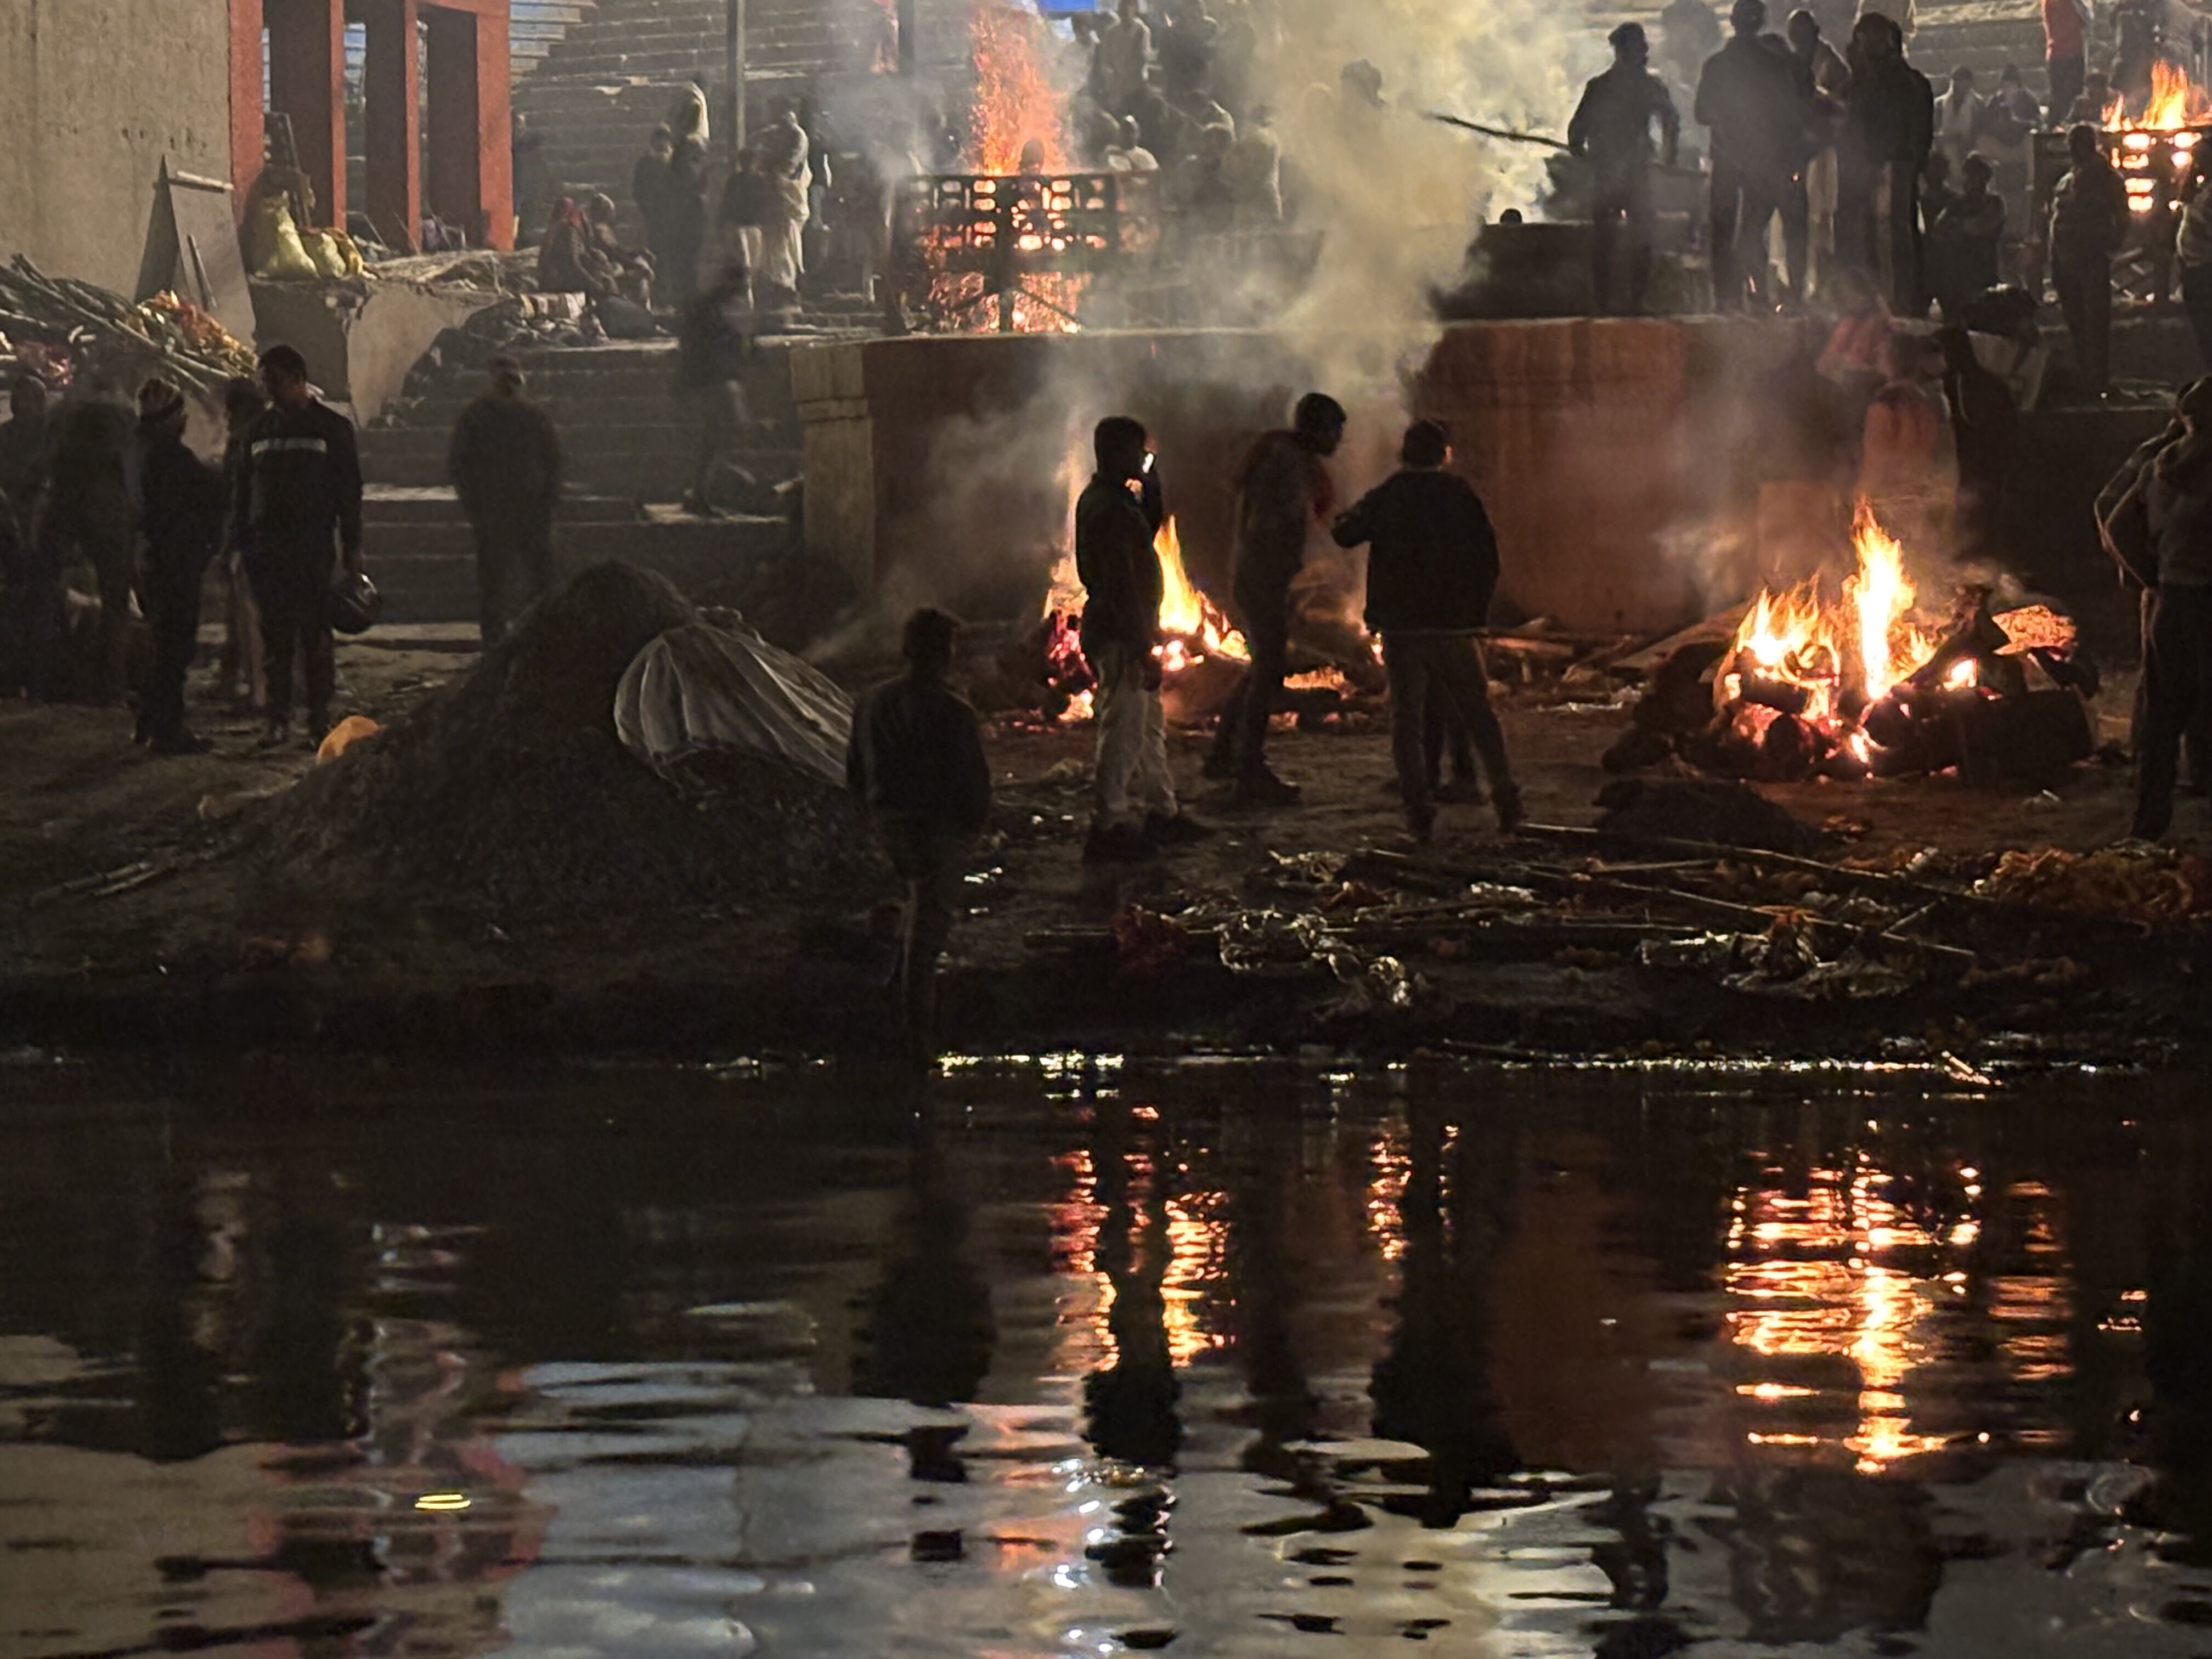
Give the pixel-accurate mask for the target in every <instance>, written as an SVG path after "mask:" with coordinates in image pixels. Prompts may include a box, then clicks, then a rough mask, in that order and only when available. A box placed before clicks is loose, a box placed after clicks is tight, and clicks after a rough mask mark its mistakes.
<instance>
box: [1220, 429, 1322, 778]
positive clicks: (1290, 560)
mask: <svg viewBox="0 0 2212 1659" xmlns="http://www.w3.org/2000/svg"><path fill="white" fill-rule="evenodd" d="M1345 424H1346V418H1345V413H1344V406H1343V405H1342V404H1340V403H1338V402H1337V401H1336V399H1335V398H1331V397H1329V396H1328V395H1327V394H1326V393H1324V392H1308V393H1307V394H1306V395H1305V396H1304V397H1303V398H1299V399H1298V406H1297V412H1296V413H1295V414H1294V415H1293V416H1292V417H1291V429H1290V430H1289V431H1287V432H1270V433H1267V434H1266V435H1264V436H1262V437H1261V439H1260V441H1258V442H1257V443H1255V445H1253V446H1252V451H1251V453H1249V455H1247V456H1246V457H1245V458H1244V465H1243V468H1242V469H1241V470H1240V471H1238V472H1237V574H1236V583H1235V586H1234V587H1233V588H1232V590H1231V596H1230V597H1231V600H1232V602H1233V605H1234V608H1235V611H1236V613H1237V626H1238V627H1239V628H1240V629H1243V634H1244V642H1245V644H1246V645H1248V646H1249V647H1251V652H1252V666H1251V669H1250V671H1249V672H1248V673H1247V674H1246V675H1245V677H1244V684H1243V688H1242V689H1241V690H1239V691H1238V692H1237V696H1235V697H1233V698H1232V699H1231V701H1230V703H1229V706H1228V707H1227V708H1224V709H1223V710H1222V711H1221V729H1220V731H1219V732H1218V733H1217V734H1216V735H1215V738H1214V740H1213V749H1212V753H1211V754H1209V755H1208V756H1207V757H1206V776H1207V777H1209V778H1217V779H1230V778H1233V779H1234V780H1236V783H1237V801H1238V803H1239V804H1240V805H1246V806H1287V805H1291V804H1292V803H1294V802H1295V801H1297V799H1298V787H1297V785H1296V784H1294V783H1286V782H1285V781H1283V780H1282V779H1280V778H1279V777H1277V776H1276V775H1275V774H1274V773H1273V770H1271V769H1269V767H1268V765H1267V721H1268V719H1269V718H1270V717H1271V716H1272V715H1273V714H1274V712H1275V704H1276V703H1277V702H1279V701H1280V700H1281V697H1282V695H1283V678H1284V676H1285V673H1286V672H1287V671H1288V670H1289V664H1290V651H1291V584H1292V583H1293V582H1294V581H1296V580H1297V574H1298V571H1299V570H1300V568H1302V567H1303V566H1304V563H1305V557H1306V536H1307V533H1308V532H1310V529H1311V528H1312V526H1313V525H1314V524H1315V523H1316V520H1318V521H1321V522H1324V523H1325V522H1327V520H1328V515H1329V513H1330V510H1331V509H1332V508H1334V506H1335V505H1336V486H1335V484H1334V482H1332V481H1331V479H1330V477H1329V476H1328V468H1327V467H1325V466H1323V465H1322V461H1323V460H1324V459H1327V458H1328V457H1329V456H1331V455H1334V454H1335V453H1336V452H1337V449H1338V447H1340V445H1341V444H1342V443H1343V442H1344V428H1345Z"/></svg>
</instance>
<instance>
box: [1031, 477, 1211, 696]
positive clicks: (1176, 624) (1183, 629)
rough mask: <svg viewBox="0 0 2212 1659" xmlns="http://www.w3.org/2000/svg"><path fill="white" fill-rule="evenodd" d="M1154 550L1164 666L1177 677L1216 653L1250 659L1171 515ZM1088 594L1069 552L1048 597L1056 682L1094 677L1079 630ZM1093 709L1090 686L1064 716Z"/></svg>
mask: <svg viewBox="0 0 2212 1659" xmlns="http://www.w3.org/2000/svg"><path fill="white" fill-rule="evenodd" d="M1152 550H1153V552H1154V553H1155V554H1157V555H1158V558H1159V562H1160V583H1161V588H1162V592H1161V598H1160V634H1161V638H1162V643H1161V645H1160V647H1159V650H1158V656H1159V659H1160V668H1161V671H1162V672H1164V674H1166V675H1168V676H1169V677H1170V678H1173V677H1174V676H1176V675H1177V674H1182V673H1187V672H1188V671H1190V670H1191V669H1194V668H1195V667H1197V666H1198V665H1200V663H1203V662H1205V661H1206V660H1207V659H1209V658H1214V657H1219V658H1222V659H1226V660H1229V661H1232V662H1249V661H1250V660H1251V652H1250V651H1249V649H1248V648H1247V647H1246V646H1245V643H1244V636H1243V635H1242V634H1240V633H1238V632H1237V630H1236V629H1235V628H1234V627H1232V626H1231V624H1230V621H1229V619H1228V617H1225V616H1224V615H1222V613H1221V608H1220V607H1219V606H1218V605H1215V604H1214V603H1213V601H1212V599H1207V598H1206V595H1205V594H1204V593H1202V592H1200V591H1199V588H1198V585H1197V584H1196V583H1194V581H1192V580H1191V579H1190V572H1189V570H1188V568H1187V567H1186V566H1185V565H1184V563H1183V558H1182V537H1181V536H1179V535H1178V534H1177V533H1176V521H1175V520H1174V519H1172V518H1170V519H1169V520H1167V521H1166V522H1165V523H1164V524H1163V525H1162V526H1160V531H1159V534H1158V535H1157V536H1155V537H1154V538H1152ZM1088 599H1089V596H1088V595H1087V594H1085V592H1084V591H1083V579H1082V577H1081V576H1079V574H1077V573H1076V568H1075V555H1074V554H1073V553H1063V554H1062V555H1060V562H1058V563H1057V564H1055V565H1054V567H1053V572H1052V586H1051V588H1050V590H1049V591H1048V592H1047V593H1046V595H1045V601H1044V618H1045V626H1046V629H1047V639H1046V645H1045V654H1046V656H1047V658H1048V659H1049V662H1050V666H1051V670H1052V675H1053V678H1054V681H1055V683H1061V684H1067V683H1074V682H1078V681H1087V680H1088V679H1089V678H1090V675H1089V672H1088V670H1087V669H1086V668H1085V666H1084V665H1083V662H1082V651H1083V648H1082V643H1081V639H1080V635H1079V627H1080V624H1081V623H1082V619H1083V607H1084V605H1085V604H1086V603H1087V602H1088ZM1090 716H1091V693H1090V691H1088V690H1084V691H1080V692H1078V693H1076V694H1075V695H1074V696H1072V697H1071V698H1070V699H1069V702H1068V705H1067V712H1066V714H1063V715H1062V716H1061V718H1062V719H1063V720H1087V719H1089V718H1090Z"/></svg>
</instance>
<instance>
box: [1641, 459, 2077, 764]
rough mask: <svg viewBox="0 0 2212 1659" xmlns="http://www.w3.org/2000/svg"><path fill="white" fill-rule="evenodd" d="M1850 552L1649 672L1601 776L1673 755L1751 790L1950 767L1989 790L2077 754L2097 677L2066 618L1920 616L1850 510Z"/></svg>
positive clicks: (1908, 589) (1870, 523)
mask: <svg viewBox="0 0 2212 1659" xmlns="http://www.w3.org/2000/svg"><path fill="white" fill-rule="evenodd" d="M1852 541H1853V544H1854V548H1855V550H1856V554H1857V567H1856V568H1855V569H1854V570H1853V571H1852V572H1851V574H1849V575H1848V576H1845V577H1844V578H1843V580H1841V581H1840V582H1838V581H1836V580H1833V579H1832V577H1829V576H1826V575H1820V576H1814V577H1813V578H1811V579H1810V580H1807V581H1806V582H1804V583H1802V585H1800V586H1796V587H1794V588H1791V589H1789V590H1787V591H1786V592H1773V591H1771V590H1770V591H1766V592H1761V593H1760V594H1759V597H1758V598H1757V599H1755V600H1753V603H1752V605H1750V607H1749V609H1748V610H1747V611H1745V613H1744V615H1743V618H1742V621H1741V623H1739V624H1738V625H1737V626H1736V628H1735V631H1734V633H1733V635H1731V636H1729V638H1727V639H1726V640H1725V641H1717V642H1714V641H1708V642H1705V643H1703V644H1692V645H1687V646H1685V647H1682V648H1681V649H1680V650H1679V651H1677V652H1676V653H1674V655H1673V656H1672V657H1671V658H1670V659H1668V661H1667V662H1666V663H1664V664H1663V665H1661V667H1660V668H1659V670H1658V671H1657V673H1656V676H1655V677H1654V679H1653V682H1652V684H1651V687H1650V690H1649V691H1648V692H1647V693H1646V695H1645V696H1644V700H1643V702H1641V703H1640V704H1639V705H1638V708H1637V711H1636V726H1635V729H1634V730H1633V731H1632V732H1631V733H1630V734H1629V736H1627V737H1626V738H1623V739H1622V741H1621V743H1620V744H1618V745H1616V747H1615V750H1614V751H1613V754H1612V755H1610V756H1608V757H1607V764H1608V766H1609V767H1611V768H1612V769H1615V770H1627V769H1632V768H1634V767H1636V766H1639V765H1646V764H1650V763H1654V762H1656V761H1658V760H1660V759H1662V758H1664V757H1667V756H1668V754H1680V756H1681V757H1682V758H1683V759H1685V760H1686V761H1688V762H1689V763H1691V764H1692V765H1694V766H1696V767H1698V768H1699V769H1701V770H1704V771H1707V772H1711V773H1715V774H1718V775H1723V776H1729V777H1742V778H1751V779H1754V780H1757V781H1763V782H1774V783H1786V782H1795V781H1801V780H1803V779H1808V778H1812V777H1816V776H1818V777H1827V778H1834V779H1839V780H1858V779H1863V778H1868V777H1899V776H1905V775H1914V774H1924V773H1931V772H1941V771H1944V770H1947V769H1952V768H1957V769H1959V771H1960V774H1961V775H1962V776H1964V777H1965V778H1966V780H1967V781H1969V782H1978V783H1982V782H1986V783H1994V782H1998V781H2045V780H2048V779H2049V778H2051V777H2054V776H2056V775H2057V774H2059V773H2062V772H2063V771H2064V770H2065V769H2067V768H2068V767H2070V766H2072V765H2073V764H2075V763H2076V762H2078V761H2081V760H2084V759H2087V757H2088V756H2089V755H2090V753H2091V752H2092V751H2093V748H2094V746H2095V745H2094V740H2093V733H2092V728H2091V726H2090V721H2089V718H2088V712H2087V705H2086V698H2087V696H2091V695H2093V693H2094V691H2095V690H2096V677H2095V674H2094V671H2093V668H2092V667H2091V666H2090V665H2089V664H2088V663H2087V661H2086V660H2085V659H2081V658H2080V657H2079V656H2078V655H2077V653H2076V651H2075V643H2076V630H2075V625H2074V623H2072V621H2071V620H2070V619H2069V618H2067V617H2063V616H2061V615H2059V614H2058V613H2057V611H2053V610H2051V608H2050V607H2049V606H2047V605H2035V604H2030V605H2015V606H2011V607H2008V608H2007V607H2001V606H1996V605H1994V603H1993V594H1992V592H1991V590H1990V589H1988V588H1986V587H1981V586H1973V587H1968V588H1966V589H1962V590H1961V591H1960V594H1959V596H1958V599H1957V602H1956V603H1955V605H1954V607H1953V609H1952V612H1951V614H1950V615H1949V617H1947V618H1939V617H1934V616H1931V615H1930V614H1929V613H1928V612H1926V611H1923V610H1922V609H1921V608H1920V603H1919V594H1918V592H1917V590H1916V588H1915V586H1914V585H1913V583H1912V580H1911V578H1910V577H1909V576H1908V575H1907V574H1906V571H1905V556H1904V550H1903V549H1902V548H1901V547H1900V546H1899V543H1898V541H1897V539H1896V538H1894V537H1893V536H1891V535H1890V534H1889V533H1888V532H1887V531H1886V530H1884V529H1883V527H1882V526H1881V523H1880V521H1879V520H1878V519H1877V518H1876V516H1875V513H1874V511H1873V509H1872V508H1871V507H1869V505H1868V504H1867V503H1866V502H1865V501H1861V502H1860V503H1859V507H1858V512H1857V520H1856V523H1855V524H1854V526H1853V531H1852Z"/></svg>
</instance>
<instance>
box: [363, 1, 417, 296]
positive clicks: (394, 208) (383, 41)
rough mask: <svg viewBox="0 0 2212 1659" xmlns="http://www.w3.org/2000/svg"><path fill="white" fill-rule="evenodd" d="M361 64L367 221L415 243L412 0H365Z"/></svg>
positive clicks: (407, 246) (397, 240)
mask: <svg viewBox="0 0 2212 1659" xmlns="http://www.w3.org/2000/svg"><path fill="white" fill-rule="evenodd" d="M360 15H361V17H362V22H363V23H364V24H365V26H366V27H367V29H368V53H367V56H366V58H365V59H364V61H363V64H362V159H363V161H365V162H366V163H367V167H366V169H365V173H364V177H363V180H362V182H363V185H364V188H365V193H366V194H367V195H368V203H367V206H368V222H369V223H371V224H372V225H374V226H375V227H376V234H378V235H379V236H380V237H381V238H382V239H383V240H384V241H385V243H386V245H387V246H392V247H395V248H398V249H400V250H402V251H403V252H410V253H411V252H414V251H415V246H416V235H417V233H418V231H419V229H420V227H421V226H422V70H421V62H422V60H421V56H420V54H419V53H418V52H417V51H416V24H417V21H418V20H419V18H420V15H421V14H420V11H419V9H418V8H417V0H368V3H365V4H362V5H361V7H360Z"/></svg>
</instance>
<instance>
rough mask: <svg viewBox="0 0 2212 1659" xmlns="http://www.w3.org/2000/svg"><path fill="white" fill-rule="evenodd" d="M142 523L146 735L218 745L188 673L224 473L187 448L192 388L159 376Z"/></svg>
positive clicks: (185, 749) (143, 420) (146, 422)
mask: <svg viewBox="0 0 2212 1659" xmlns="http://www.w3.org/2000/svg"><path fill="white" fill-rule="evenodd" d="M138 481H139V483H138V492H139V528H140V529H141V531H143V533H144V535H145V538H146V561H145V567H144V569H143V572H142V574H141V576H140V580H139V583H138V600H139V605H140V606H141V608H142V609H143V611H145V613H146V624H147V626H148V628H149V629H151V630H152V632H153V635H154V665H153V669H152V671H151V672H150V673H149V676H148V678H147V680H146V684H145V688H144V691H143V696H142V697H141V699H140V702H139V705H138V727H139V736H140V738H142V739H143V741H144V742H145V743H146V744H148V745H149V747H150V748H151V749H152V750H153V751H154V752H155V754H157V755H199V754H204V753H206V752H207V750H210V748H212V747H214V745H213V744H210V743H209V742H208V740H207V739H206V738H202V737H197V736H195V735H194V734H193V733H192V732H191V730H190V729H188V728H187V727H186V726H185V673H186V671H188V670H190V668H191V665H192V654H193V653H194V651H195V650H197V647H198V645H199V633H200V586H201V584H202V583H203V582H204V580H206V577H207V569H208V566H209V565H210V563H212V562H214V559H215V556H216V549H217V548H218V547H219V546H221V545H222V532H223V522H224V507H225V495H224V492H223V482H222V469H221V468H219V467H214V466H210V465H208V464H207V463H206V462H205V461H203V460H202V459H200V458H199V457H198V456H197V455H195V454H193V453H192V452H191V450H190V449H188V448H187V447H185V394H184V393H183V392H179V390H178V389H177V388H176V387H175V386H172V385H171V384H170V383H169V382H168V381H167V380H149V381H147V382H146V384H145V385H144V386H142V387H140V388H139V392H138Z"/></svg>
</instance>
